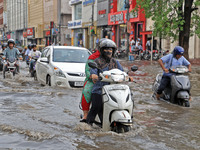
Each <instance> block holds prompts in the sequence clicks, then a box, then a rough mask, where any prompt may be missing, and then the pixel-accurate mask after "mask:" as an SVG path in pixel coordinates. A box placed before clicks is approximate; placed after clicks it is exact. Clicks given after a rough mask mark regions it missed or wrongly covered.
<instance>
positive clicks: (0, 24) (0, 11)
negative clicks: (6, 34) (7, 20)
mask: <svg viewBox="0 0 200 150" xmlns="http://www.w3.org/2000/svg"><path fill="white" fill-rule="evenodd" d="M0 28H3V0H0Z"/></svg>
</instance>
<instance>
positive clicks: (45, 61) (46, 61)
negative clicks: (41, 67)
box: [40, 57, 49, 63]
mask: <svg viewBox="0 0 200 150" xmlns="http://www.w3.org/2000/svg"><path fill="white" fill-rule="evenodd" d="M40 61H41V62H44V63H49V60H48V58H46V57H42V58H40Z"/></svg>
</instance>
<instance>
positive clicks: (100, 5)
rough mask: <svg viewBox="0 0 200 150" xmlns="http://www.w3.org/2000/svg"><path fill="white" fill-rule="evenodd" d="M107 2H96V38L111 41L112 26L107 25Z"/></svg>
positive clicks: (103, 0)
mask: <svg viewBox="0 0 200 150" xmlns="http://www.w3.org/2000/svg"><path fill="white" fill-rule="evenodd" d="M109 12H110V1H109V0H97V38H98V39H101V38H109V39H112V26H109V25H108V13H109Z"/></svg>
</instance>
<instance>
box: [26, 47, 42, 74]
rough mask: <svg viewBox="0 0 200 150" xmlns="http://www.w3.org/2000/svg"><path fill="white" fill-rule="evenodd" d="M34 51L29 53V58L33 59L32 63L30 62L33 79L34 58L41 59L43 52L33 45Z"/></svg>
mask: <svg viewBox="0 0 200 150" xmlns="http://www.w3.org/2000/svg"><path fill="white" fill-rule="evenodd" d="M32 48H33V50H32V51H31V52H30V53H29V58H31V62H30V68H29V69H30V73H31V77H33V66H34V63H35V61H36V60H35V59H33V57H35V58H39V57H40V55H41V52H40V51H38V50H37V45H36V44H33V45H32Z"/></svg>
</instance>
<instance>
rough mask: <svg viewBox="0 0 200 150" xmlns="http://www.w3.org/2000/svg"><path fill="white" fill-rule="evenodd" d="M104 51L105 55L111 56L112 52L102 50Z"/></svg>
mask: <svg viewBox="0 0 200 150" xmlns="http://www.w3.org/2000/svg"><path fill="white" fill-rule="evenodd" d="M104 53H105V55H106V56H107V57H110V58H111V57H112V52H109V51H106V52H104Z"/></svg>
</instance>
